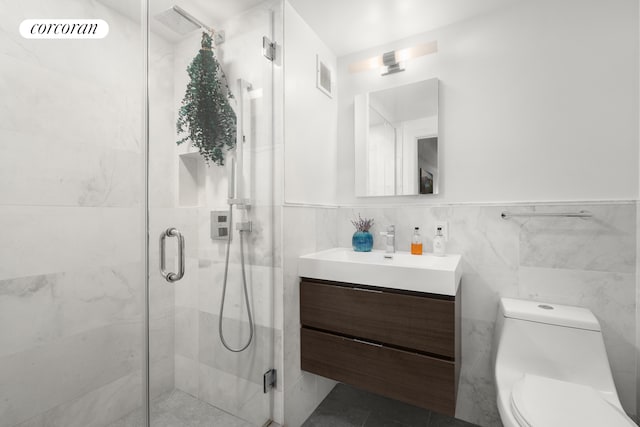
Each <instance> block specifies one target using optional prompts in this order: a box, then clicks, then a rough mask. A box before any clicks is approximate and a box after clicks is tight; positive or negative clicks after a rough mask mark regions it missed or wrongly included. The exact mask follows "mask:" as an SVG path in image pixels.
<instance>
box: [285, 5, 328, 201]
mask: <svg viewBox="0 0 640 427" xmlns="http://www.w3.org/2000/svg"><path fill="white" fill-rule="evenodd" d="M284 22H285V24H284V32H285V46H284V69H285V77H284V78H285V84H284V86H285V88H284V90H285V105H284V110H285V111H284V114H285V117H286V120H285V130H284V138H285V152H284V171H285V183H284V199H285V202H288V203H311V204H335V201H336V177H337V170H336V167H337V158H336V138H337V133H336V132H337V130H336V129H337V105H338V104H337V85H335V83H334V86H335V88H336V91H334V94H333V98H329V97H328V96H327V95H325V94H324V93H323V92H321V91H320V90H318V89H317V88H316V55H320V58H321V59H323V60H324V61H325V63H326V64H327V65H328V66H329V67H330V68H331V69H332V71H333V75H334V81H335V76H336V74H335V72H336V69H337V64H336V56H335V55H334V54H333V53H332V52H331V51H330V50H329V48H328V47H327V46H326V45H325V44H324V43H323V42H322V41H321V40H320V39H319V38H318V36H317V35H316V34H315V33H314V32H313V31H312V30H311V28H310V27H309V26H308V25H307V24H306V23H305V22H304V21H303V20H302V18H301V17H300V15H298V13H297V12H296V11H295V9H294V8H293V7H292V6H291V5H290V4H289V3H288V2H285V19H284Z"/></svg>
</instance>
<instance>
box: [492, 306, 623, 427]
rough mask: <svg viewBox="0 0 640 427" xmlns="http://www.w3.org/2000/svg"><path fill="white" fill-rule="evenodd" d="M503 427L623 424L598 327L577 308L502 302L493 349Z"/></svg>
mask: <svg viewBox="0 0 640 427" xmlns="http://www.w3.org/2000/svg"><path fill="white" fill-rule="evenodd" d="M493 362H494V364H493V365H494V369H495V372H494V374H495V381H496V388H497V394H498V396H497V403H498V410H499V412H500V417H501V419H502V423H503V424H504V426H505V427H572V426H576V427H578V426H579V427H603V426H606V427H618V426H620V427H629V426H636V424H635V423H634V422H633V421H632V420H631V419H630V418H629V417H628V416H627V415H626V414H625V412H624V410H623V409H622V405H621V404H620V400H619V399H618V393H617V392H616V388H615V384H614V383H613V377H612V376H611V368H610V367H609V361H608V359H607V353H606V351H605V347H604V341H603V339H602V332H601V330H600V324H599V323H598V320H597V319H596V317H595V316H594V315H593V313H592V312H591V311H590V310H588V309H586V308H581V307H571V306H566V305H559V304H546V303H540V302H535V301H526V300H517V299H510V298H502V299H501V300H500V304H499V309H498V315H497V318H496V329H495V335H494V346H493Z"/></svg>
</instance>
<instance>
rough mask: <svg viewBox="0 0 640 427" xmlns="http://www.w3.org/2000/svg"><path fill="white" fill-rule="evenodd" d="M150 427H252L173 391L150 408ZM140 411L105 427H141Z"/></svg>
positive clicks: (186, 395) (245, 422)
mask: <svg viewBox="0 0 640 427" xmlns="http://www.w3.org/2000/svg"><path fill="white" fill-rule="evenodd" d="M151 425H152V426H153V427H254V426H253V425H252V424H250V423H248V422H247V421H244V420H242V419H240V418H237V417H235V416H233V415H231V414H229V413H227V412H224V411H222V410H220V409H218V408H216V407H214V406H211V405H209V404H208V403H206V402H203V401H201V400H198V399H196V398H195V397H193V396H191V395H190V394H187V393H185V392H183V391H180V390H173V391H171V392H169V393H166V394H163V395H162V396H160V397H159V398H157V399H155V400H154V401H153V402H152V404H151ZM143 426H144V424H143V419H142V410H141V409H138V410H135V411H133V412H132V413H130V414H129V415H127V416H125V417H123V418H121V419H119V420H118V421H116V422H115V423H113V424H110V425H109V426H108V427H143Z"/></svg>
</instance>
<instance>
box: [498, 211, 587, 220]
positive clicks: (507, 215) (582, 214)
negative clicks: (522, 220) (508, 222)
mask: <svg viewBox="0 0 640 427" xmlns="http://www.w3.org/2000/svg"><path fill="white" fill-rule="evenodd" d="M500 217H501V218H502V219H509V218H514V217H564V218H591V217H593V214H592V213H591V212H589V211H579V212H519V213H511V212H507V211H504V212H502V213H501V214H500Z"/></svg>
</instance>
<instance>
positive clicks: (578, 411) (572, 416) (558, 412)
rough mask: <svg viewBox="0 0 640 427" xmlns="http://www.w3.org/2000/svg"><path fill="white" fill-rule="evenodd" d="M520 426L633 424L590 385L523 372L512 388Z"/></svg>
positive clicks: (614, 426)
mask: <svg viewBox="0 0 640 427" xmlns="http://www.w3.org/2000/svg"><path fill="white" fill-rule="evenodd" d="M511 409H512V413H513V415H514V416H515V418H516V420H517V421H518V423H519V424H520V425H521V426H523V427H570V426H580V427H602V426H607V427H629V426H635V425H636V424H635V423H633V422H632V421H631V419H630V418H629V417H627V415H626V414H625V413H624V412H623V411H622V410H620V409H618V408H616V407H615V406H613V405H612V404H610V403H609V402H607V401H606V400H604V399H603V398H602V397H601V395H600V394H599V393H598V392H597V391H596V390H594V389H593V388H591V387H587V386H584V385H580V384H574V383H568V382H565V381H559V380H554V379H551V378H545V377H539V376H537V375H531V374H525V375H524V377H522V378H521V379H520V380H518V381H517V382H516V383H515V384H514V385H513V388H512V389H511Z"/></svg>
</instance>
